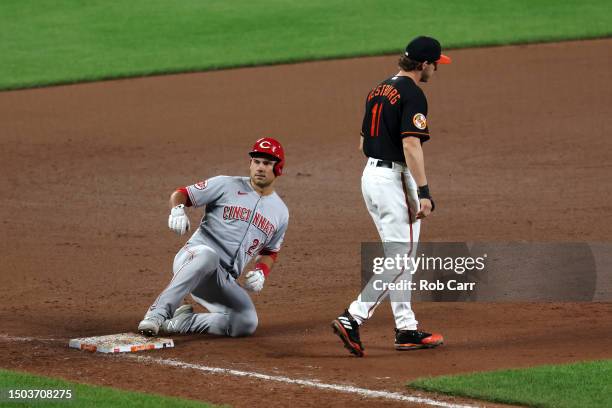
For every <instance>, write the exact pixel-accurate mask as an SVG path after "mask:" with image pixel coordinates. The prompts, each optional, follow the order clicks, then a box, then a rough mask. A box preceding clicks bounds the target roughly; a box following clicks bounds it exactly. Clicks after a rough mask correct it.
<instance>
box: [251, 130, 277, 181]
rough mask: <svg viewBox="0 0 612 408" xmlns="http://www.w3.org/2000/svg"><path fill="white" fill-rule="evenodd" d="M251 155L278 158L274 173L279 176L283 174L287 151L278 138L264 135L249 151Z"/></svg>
mask: <svg viewBox="0 0 612 408" xmlns="http://www.w3.org/2000/svg"><path fill="white" fill-rule="evenodd" d="M249 156H251V157H258V156H264V157H269V158H271V159H274V160H276V164H275V165H274V175H275V176H276V177H278V176H280V175H281V174H283V166H284V165H285V151H284V150H283V146H282V145H281V144H280V142H279V141H278V140H276V139H272V138H271V137H262V138H261V139H259V140H257V141H256V142H255V144H254V145H253V148H252V149H251V151H250V152H249Z"/></svg>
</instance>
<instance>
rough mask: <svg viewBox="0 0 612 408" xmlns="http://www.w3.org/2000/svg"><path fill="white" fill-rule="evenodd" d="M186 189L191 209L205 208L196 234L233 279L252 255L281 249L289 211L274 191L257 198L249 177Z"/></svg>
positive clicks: (216, 179)
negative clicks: (216, 255)
mask: <svg viewBox="0 0 612 408" xmlns="http://www.w3.org/2000/svg"><path fill="white" fill-rule="evenodd" d="M186 189H187V193H188V194H189V199H190V200H191V203H192V205H193V206H194V207H205V215H204V217H203V218H202V221H201V223H200V227H199V231H196V234H198V233H199V234H201V235H202V236H203V239H204V243H205V245H207V246H209V247H210V248H212V249H214V250H215V252H216V253H217V254H218V255H219V263H220V265H221V267H222V268H223V269H225V270H227V271H228V272H229V273H230V274H232V275H233V276H234V277H235V278H237V277H238V276H239V275H240V274H241V273H242V270H243V269H244V267H245V266H246V265H247V264H248V263H249V262H250V261H251V259H252V258H253V257H254V256H257V255H258V254H259V253H263V254H265V253H270V252H278V251H279V250H280V247H281V244H282V242H283V239H284V236H285V231H286V230H287V225H288V223H289V210H288V209H287V206H286V205H285V203H284V202H283V200H281V198H280V197H279V196H278V194H276V192H273V193H272V194H270V195H266V196H260V195H259V194H258V193H257V192H256V191H255V190H253V188H252V187H251V184H250V182H249V178H248V177H232V176H217V177H213V178H210V179H208V180H205V181H201V182H199V183H196V184H193V185H190V186H187V187H186Z"/></svg>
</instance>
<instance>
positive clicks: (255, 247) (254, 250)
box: [247, 238, 259, 256]
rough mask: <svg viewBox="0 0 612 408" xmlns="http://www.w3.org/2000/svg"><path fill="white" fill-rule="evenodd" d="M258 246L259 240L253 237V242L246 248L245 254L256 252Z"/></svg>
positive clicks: (251, 254)
mask: <svg viewBox="0 0 612 408" xmlns="http://www.w3.org/2000/svg"><path fill="white" fill-rule="evenodd" d="M258 246H259V240H258V239H257V238H255V239H254V240H253V243H252V244H251V246H250V247H249V249H248V250H247V254H249V256H253V254H254V253H257V251H256V250H257V247H258Z"/></svg>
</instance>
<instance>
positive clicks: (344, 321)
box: [331, 310, 365, 357]
mask: <svg viewBox="0 0 612 408" xmlns="http://www.w3.org/2000/svg"><path fill="white" fill-rule="evenodd" d="M331 327H332V329H334V333H335V334H336V336H338V337H340V340H342V342H343V343H344V347H346V348H347V350H348V351H350V352H351V354H353V355H355V356H357V357H363V356H365V353H364V351H363V350H364V349H365V348H364V347H363V345H362V344H361V340H360V339H359V324H357V322H356V321H355V319H353V316H351V314H350V313H349V312H348V310H345V311H344V313H342V314H341V315H340V316H338V318H337V319H336V320H334V321H333V322H332V324H331Z"/></svg>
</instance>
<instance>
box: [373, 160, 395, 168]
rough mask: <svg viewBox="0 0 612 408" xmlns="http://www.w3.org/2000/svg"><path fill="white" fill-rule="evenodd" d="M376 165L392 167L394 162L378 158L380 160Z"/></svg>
mask: <svg viewBox="0 0 612 408" xmlns="http://www.w3.org/2000/svg"><path fill="white" fill-rule="evenodd" d="M376 167H386V168H388V169H392V168H393V162H392V161H389V160H378V162H376Z"/></svg>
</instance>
